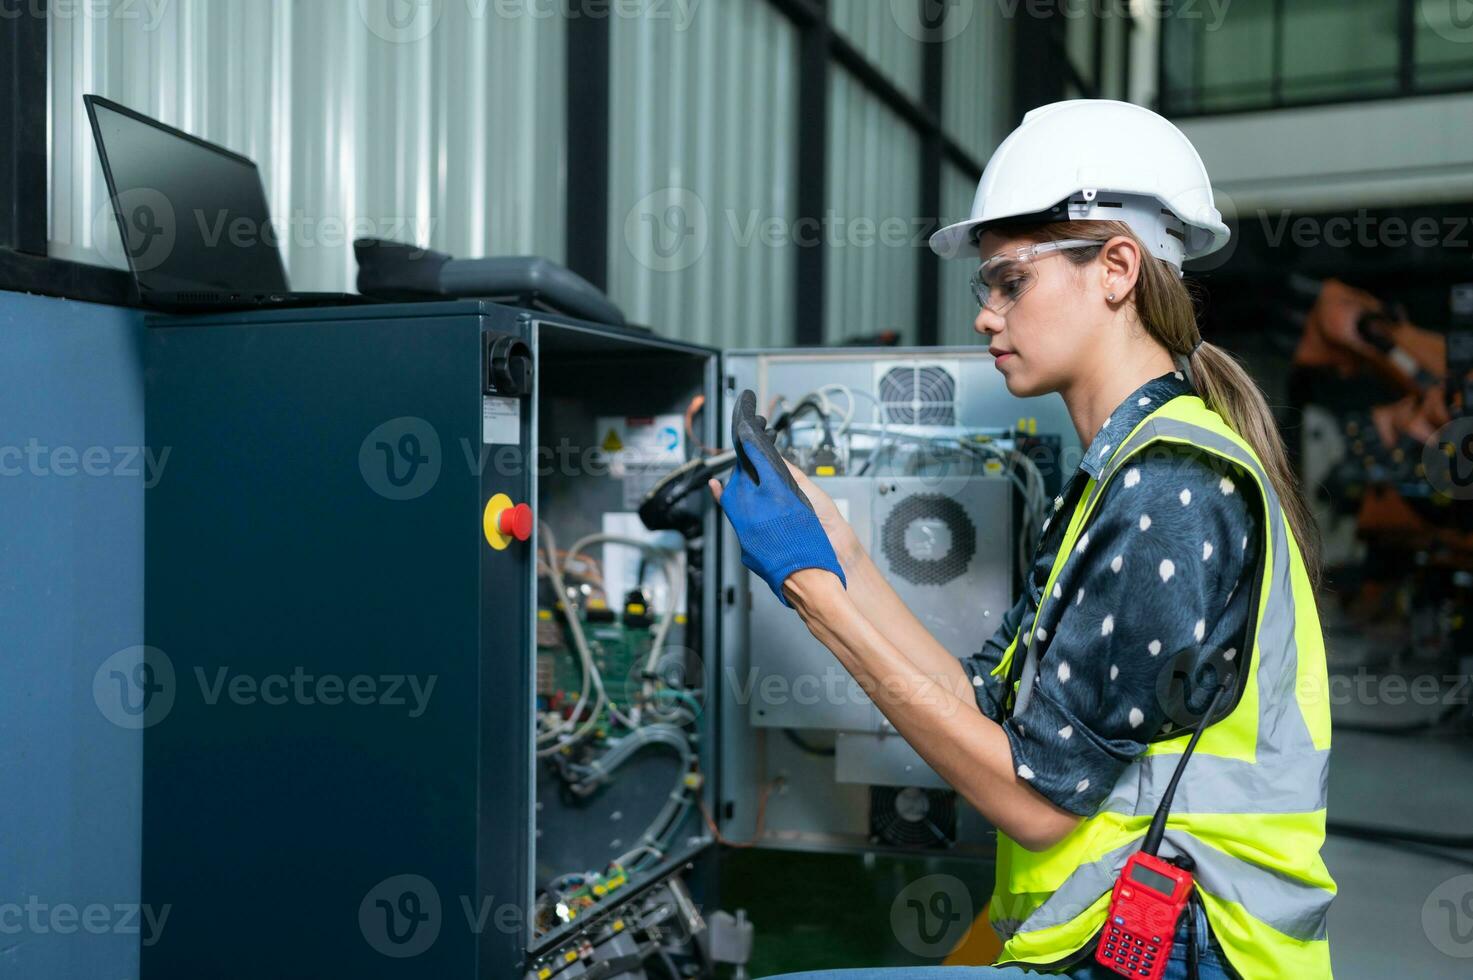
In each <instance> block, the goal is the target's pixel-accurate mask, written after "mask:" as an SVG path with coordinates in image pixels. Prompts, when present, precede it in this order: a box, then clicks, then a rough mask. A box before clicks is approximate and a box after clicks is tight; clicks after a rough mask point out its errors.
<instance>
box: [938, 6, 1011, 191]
mask: <svg viewBox="0 0 1473 980" xmlns="http://www.w3.org/2000/svg"><path fill="white" fill-rule="evenodd" d="M1005 6H1006V5H1004V4H997V3H982V2H978V3H962V4H955V5H952V6H949V7H948V11H949V14H948V16H949V17H951V18H955V20H954V21H947V22H946V25H945V30H943V32H942V33H941V35H940V36H942V37H949V38H950V39H949V40H947V41H946V42H945V44H946V56H945V58H944V59H943V62H942V75H943V84H944V89H943V94H942V99H941V125H942V126H943V127H944V128H945V129H946V130H947V132H949V133H951V135H952V138H954V139H955V140H956V141H957V143H959V144H961V147H962V148H963V149H965V150H967V151H969V152H970V153H971V154H972V155H973V156H974V157H976V158H977V159H978V160H979V161H981V162H982V163H986V162H987V158H988V157H990V156H991V155H992V151H993V150H994V149H995V148H996V147H997V144H998V143H999V142H1001V141H1002V138H1003V137H1004V136H1006V135H1007V134H1008V131H1009V130H1010V129H1012V126H1013V119H1012V104H1013V85H1012V70H1013V59H1012V53H1011V45H1012V25H1011V23H1010V22H1009V21H1008V20H1007V19H1006V18H1005V17H1004V9H1005ZM953 31H955V36H951V34H952V32H953ZM964 216H965V213H963V217H964Z"/></svg>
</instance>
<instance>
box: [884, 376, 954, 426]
mask: <svg viewBox="0 0 1473 980" xmlns="http://www.w3.org/2000/svg"><path fill="white" fill-rule="evenodd" d="M878 387H879V390H880V404H882V405H883V406H884V407H885V418H886V419H887V420H889V421H890V422H893V423H895V424H896V425H955V424H956V376H955V375H954V374H953V373H952V372H951V371H949V370H947V369H946V368H945V367H943V366H942V365H940V364H903V365H900V366H898V367H892V368H891V369H890V370H888V371H886V372H885V373H884V374H883V375H881V376H880V383H879V385H878Z"/></svg>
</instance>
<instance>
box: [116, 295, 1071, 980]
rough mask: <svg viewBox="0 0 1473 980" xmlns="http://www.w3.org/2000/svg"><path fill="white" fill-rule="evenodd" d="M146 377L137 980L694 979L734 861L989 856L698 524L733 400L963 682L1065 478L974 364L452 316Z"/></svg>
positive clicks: (172, 322) (729, 947) (948, 797)
mask: <svg viewBox="0 0 1473 980" xmlns="http://www.w3.org/2000/svg"><path fill="white" fill-rule="evenodd" d="M145 357H146V360H147V376H148V389H147V401H146V406H147V417H148V439H149V444H150V445H151V446H159V447H168V450H169V457H168V464H167V468H166V470H165V472H164V473H163V474H162V477H161V479H160V480H159V481H158V483H157V485H156V486H154V487H152V488H151V489H150V490H149V491H148V499H147V532H146V533H147V552H146V554H147V559H146V560H147V568H146V590H147V594H146V603H147V631H148V642H149V644H150V651H149V654H148V661H147V663H146V664H145V667H146V671H147V677H148V679H149V685H148V686H149V690H150V691H151V692H153V693H152V696H154V697H157V698H160V699H163V700H162V701H161V704H162V710H157V711H152V712H150V714H149V715H148V716H147V717H148V724H147V727H146V729H145V767H144V792H145V797H144V841H143V845H144V846H143V851H144V867H143V901H144V902H146V903H155V904H158V905H163V904H166V903H167V904H168V905H169V906H170V907H171V909H172V911H171V915H170V919H169V922H168V928H167V929H166V930H164V931H163V933H162V934H161V935H160V936H159V937H158V939H157V941H156V942H153V943H152V944H151V945H149V946H146V947H144V949H143V951H142V969H143V974H144V976H146V977H172V976H179V975H187V974H206V973H208V974H210V975H215V976H222V977H229V976H260V975H278V974H282V973H289V974H291V975H303V976H306V975H319V976H326V975H374V976H400V975H402V976H427V977H428V976H434V977H467V978H469V977H482V978H496V980H501V978H523V977H525V978H537V980H550V978H554V977H555V978H560V980H573V978H584V980H599V978H610V980H612V978H625V977H627V978H635V980H638V978H665V977H670V978H673V977H687V976H709V975H711V973H712V971H713V969H714V968H715V964H718V963H723V962H725V963H738V964H739V963H741V962H742V961H743V960H744V958H745V952H746V950H747V949H749V948H750V944H751V941H752V938H751V927H750V925H749V924H747V923H746V922H745V921H744V919H743V918H742V917H741V916H740V915H737V916H732V915H728V914H727V913H726V912H724V911H721V910H720V888H719V877H718V875H717V874H716V873H715V871H716V869H715V863H714V862H713V861H712V860H711V858H712V856H713V855H714V854H715V853H716V852H717V851H718V850H719V848H720V847H721V846H723V845H727V844H745V845H754V846H763V847H776V848H798V849H813V848H823V849H830V850H851V851H874V850H894V851H897V852H910V851H921V850H931V849H944V850H946V851H948V852H950V853H954V854H975V855H978V856H985V855H987V854H988V853H990V846H989V832H990V828H988V827H987V826H986V824H985V822H984V821H983V820H982V819H981V817H980V816H979V815H978V814H977V813H976V812H975V811H973V810H972V809H971V808H970V807H969V806H967V804H966V803H965V801H963V800H961V799H960V798H958V797H957V795H956V794H955V793H953V792H952V791H951V790H950V789H949V788H948V787H947V786H946V785H945V784H944V783H943V782H942V781H941V780H940V779H939V778H938V777H937V776H936V775H935V773H934V772H932V771H931V770H930V768H929V767H928V766H927V765H926V764H925V762H924V761H923V760H922V759H920V757H919V756H917V755H916V754H915V753H914V751H913V750H911V749H910V748H909V747H908V746H907V745H906V743H905V742H904V741H903V740H902V739H900V738H899V737H898V736H897V735H896V734H895V732H894V730H893V729H892V728H891V727H890V726H889V725H888V724H887V723H886V721H885V719H884V717H883V716H882V715H881V714H880V713H879V711H878V710H877V709H876V708H875V707H874V706H873V705H872V704H871V703H869V701H868V699H867V698H866V697H865V696H864V693H863V691H862V690H860V689H859V688H858V686H857V685H855V684H854V682H853V681H852V680H851V679H850V678H849V677H848V675H847V674H845V673H844V672H843V670H842V669H841V668H840V667H839V666H838V665H837V663H836V662H834V661H833V658H832V657H831V656H830V655H829V654H827V652H826V651H824V650H823V648H822V647H821V646H819V645H818V644H817V643H816V641H814V640H813V639H812V638H811V637H810V636H809V634H808V632H807V630H806V629H805V628H804V627H803V626H802V624H801V623H800V622H799V621H798V620H797V618H796V617H795V616H793V615H792V613H791V611H789V610H786V609H784V608H783V607H782V606H781V605H780V604H779V603H778V602H777V601H776V600H775V599H774V598H773V597H772V595H771V594H770V592H768V591H767V590H766V588H765V587H763V586H762V585H761V583H760V582H759V583H757V588H755V589H754V588H751V582H749V577H748V573H747V572H746V570H745V569H744V568H743V567H742V566H741V564H740V556H739V553H738V549H737V548H736V545H735V541H734V539H733V538H732V537H731V536H730V534H729V529H728V528H726V526H725V524H724V521H722V519H721V517H720V515H719V513H717V511H716V510H715V508H714V507H712V506H711V504H710V502H709V495H707V494H705V493H704V492H703V491H702V490H700V489H699V487H700V486H701V485H703V480H702V479H701V477H703V476H704V474H705V473H706V472H719V471H720V469H721V467H722V465H723V459H724V458H729V456H730V454H729V453H725V452H724V447H723V442H724V440H725V438H726V435H725V432H724V428H725V426H724V424H723V423H724V420H725V416H726V413H727V411H729V406H730V399H731V398H732V397H733V396H734V394H735V393H736V392H737V391H740V390H742V389H744V388H752V389H754V390H755V391H756V392H757V393H758V397H759V399H760V401H761V404H762V405H764V406H768V412H769V417H770V418H774V419H776V418H779V417H782V419H783V421H782V424H781V431H780V436H779V439H780V445H781V446H782V448H783V451H784V452H785V453H786V454H787V455H788V456H789V458H790V459H792V460H793V461H794V462H795V464H797V465H800V466H802V467H803V468H804V469H805V470H806V471H807V472H808V473H810V474H811V475H812V476H813V477H814V478H815V479H817V480H821V481H823V486H824V487H825V489H827V490H828V492H829V493H830V495H831V496H832V497H833V498H834V499H835V500H836V502H838V504H839V506H840V507H841V509H844V510H846V511H847V515H848V518H849V520H850V522H851V523H852V524H853V525H854V526H855V528H856V529H857V530H858V532H859V533H860V534H861V536H862V538H863V539H864V540H866V542H867V543H868V544H869V546H870V550H871V552H872V553H873V554H874V556H875V558H876V560H877V561H879V562H880V563H881V565H882V567H883V568H885V570H886V571H887V573H889V574H890V576H891V579H892V581H893V582H894V583H895V585H896V587H897V589H899V590H900V592H901V594H902V595H904V596H905V598H906V599H907V601H908V602H910V603H911V605H912V608H913V609H915V610H916V612H917V614H918V615H920V616H921V618H922V619H923V620H924V621H925V622H927V623H928V625H930V626H931V627H932V628H933V629H934V630H935V631H936V634H937V636H938V637H939V638H940V639H941V641H942V642H943V644H944V645H946V646H947V648H948V649H950V650H951V651H952V652H953V653H955V654H957V655H958V656H964V655H966V654H968V653H971V652H974V651H975V650H977V649H978V648H980V646H981V644H982V643H983V641H984V640H986V639H987V637H988V636H990V635H991V633H992V632H993V631H994V630H995V628H996V625H995V624H996V623H997V622H998V620H999V619H1000V617H1001V616H1002V614H1003V613H1004V612H1005V611H1006V609H1007V608H1008V607H1009V605H1010V604H1011V601H1012V597H1013V596H1014V595H1015V594H1016V589H1017V588H1018V585H1019V581H1020V571H1021V568H1022V566H1023V563H1024V562H1026V560H1027V557H1028V555H1029V553H1030V552H1031V545H1032V538H1033V536H1034V535H1035V534H1036V533H1037V529H1038V527H1039V525H1040V523H1041V520H1042V514H1043V512H1044V507H1045V503H1046V501H1048V500H1049V499H1050V498H1051V497H1052V496H1053V494H1054V493H1056V492H1057V490H1058V487H1059V482H1060V478H1061V477H1062V476H1063V475H1065V471H1066V467H1072V466H1073V465H1074V463H1075V461H1077V459H1078V455H1077V453H1078V443H1077V441H1076V440H1075V439H1074V438H1073V434H1072V428H1071V426H1070V425H1069V423H1068V419H1067V416H1066V415H1065V414H1064V410H1063V406H1062V404H1061V403H1060V402H1058V401H1057V400H1056V399H1040V400H1037V401H1036V402H1035V401H1031V400H1029V401H1020V400H1018V399H1015V398H1012V397H1011V396H1010V395H1009V394H1008V393H1007V391H1006V389H1005V387H1004V386H1003V382H1002V378H1001V376H1000V375H999V374H998V373H997V372H996V371H995V370H994V369H993V367H992V364H991V358H990V356H989V355H987V353H986V352H985V350H982V349H980V348H976V349H971V348H962V349H945V348H941V349H925V350H905V349H896V348H885V349H868V350H866V349H856V348H841V349H833V350H773V351H735V352H725V353H723V352H719V351H716V350H712V349H709V348H704V347H698V346H693V345H689V344H684V343H679V342H675V341H670V340H666V339H663V338H659V337H656V336H652V335H650V334H648V333H646V332H643V331H638V330H632V329H626V328H618V327H607V326H599V325H595V324H591V323H586V322H582V321H578V320H575V319H571V318H566V317H561V316H554V315H549V314H545V313H532V312H528V311H525V310H519V309H513V308H509V307H504V306H499V305H496V304H492V303H488V302H484V301H458V302H434V303H414V304H403V305H388V304H385V305H375V306H366V307H364V306H360V307H353V308H344V309H312V310H273V311H260V312H244V313H232V314H224V315H213V316H203V317H188V318H184V317H174V318H158V319H155V320H153V321H151V323H150V330H149V333H148V340H147V349H146V351H145ZM682 480H684V481H685V482H684V484H682V482H681V481H682ZM672 488H675V489H674V490H673V491H672ZM687 491H693V492H687Z"/></svg>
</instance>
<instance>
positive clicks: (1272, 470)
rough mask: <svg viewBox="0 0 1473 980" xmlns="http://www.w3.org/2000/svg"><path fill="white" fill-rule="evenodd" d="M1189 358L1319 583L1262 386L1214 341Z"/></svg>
mask: <svg viewBox="0 0 1473 980" xmlns="http://www.w3.org/2000/svg"><path fill="white" fill-rule="evenodd" d="M1170 275H1172V276H1173V277H1174V276H1175V275H1176V273H1174V272H1171V273H1170ZM1188 363H1189V364H1190V366H1191V373H1192V377H1193V379H1194V381H1195V383H1196V387H1197V394H1198V395H1200V396H1201V397H1202V400H1203V401H1204V402H1206V403H1207V406H1208V407H1209V408H1211V409H1213V410H1215V411H1216V412H1217V414H1219V415H1221V416H1222V417H1223V421H1225V422H1227V424H1228V426H1229V427H1231V428H1232V430H1233V431H1234V432H1236V433H1237V434H1238V435H1240V436H1242V437H1243V439H1244V440H1246V441H1247V443H1248V445H1250V446H1252V447H1253V451H1254V452H1255V453H1257V454H1258V458H1259V460H1260V461H1261V462H1262V463H1263V469H1264V472H1266V473H1267V474H1268V479H1269V482H1270V483H1272V484H1273V487H1274V492H1275V493H1276V494H1277V495H1278V498H1279V503H1280V505H1282V506H1283V508H1284V517H1285V518H1286V519H1287V520H1288V522H1289V528H1290V530H1292V531H1293V532H1294V538H1295V540H1297V541H1298V542H1299V553H1300V556H1301V557H1302V558H1303V559H1304V568H1305V571H1307V572H1308V573H1309V581H1310V583H1311V584H1312V585H1316V586H1318V585H1319V582H1320V543H1319V533H1318V529H1317V527H1316V525H1315V521H1314V514H1313V513H1311V512H1310V509H1309V504H1308V503H1307V502H1306V501H1305V499H1304V495H1303V494H1302V493H1301V492H1300V489H1299V479H1298V477H1296V476H1295V474H1294V469H1293V467H1292V466H1290V464H1289V454H1288V452H1287V451H1286V450H1285V448H1284V437H1283V436H1282V435H1281V434H1280V433H1279V427H1278V424H1277V423H1276V422H1275V421H1274V416H1273V412H1272V410H1270V409H1269V407H1268V402H1267V400H1265V399H1264V397H1263V390H1262V389H1260V388H1259V387H1258V383H1257V382H1256V381H1254V380H1253V378H1252V377H1251V376H1250V375H1249V374H1248V372H1247V371H1245V370H1244V369H1243V365H1242V364H1241V363H1240V362H1239V361H1238V359H1237V358H1236V357H1234V356H1233V355H1232V353H1230V352H1229V351H1227V350H1225V349H1223V348H1221V347H1218V346H1216V345H1215V344H1208V343H1203V344H1202V346H1200V347H1198V348H1197V352H1196V353H1195V354H1193V355H1191V358H1190V360H1189V361H1188Z"/></svg>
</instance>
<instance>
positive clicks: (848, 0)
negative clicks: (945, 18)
mask: <svg viewBox="0 0 1473 980" xmlns="http://www.w3.org/2000/svg"><path fill="white" fill-rule="evenodd" d="M934 2H935V0H831V2H830V4H829V10H830V17H831V18H832V20H833V27H834V30H836V31H838V32H839V33H840V34H842V35H843V36H844V37H845V38H846V39H848V40H849V41H850V42H851V43H852V44H853V45H854V46H855V47H856V48H858V49H859V50H860V51H862V52H863V53H864V55H865V57H867V58H868V59H869V60H870V61H871V62H873V63H874V65H875V66H876V67H877V68H879V69H880V71H881V72H883V73H884V75H885V77H886V78H888V79H889V80H890V81H892V82H894V83H895V86H896V87H897V88H899V89H900V90H901V91H902V92H904V93H905V94H906V95H908V96H910V97H911V98H912V99H915V100H916V101H917V102H919V101H921V99H922V98H923V93H922V91H921V62H922V60H923V57H924V51H923V48H924V46H925V45H924V42H923V41H922V40H921V39H922V38H923V37H925V35H924V34H923V33H921V29H920V25H921V5H922V4H924V3H934Z"/></svg>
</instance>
